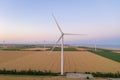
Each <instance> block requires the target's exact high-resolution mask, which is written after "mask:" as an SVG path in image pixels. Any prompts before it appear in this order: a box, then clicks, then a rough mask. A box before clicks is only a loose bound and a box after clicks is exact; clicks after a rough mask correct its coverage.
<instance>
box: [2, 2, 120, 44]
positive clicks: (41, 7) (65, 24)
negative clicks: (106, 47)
mask: <svg viewBox="0 0 120 80" xmlns="http://www.w3.org/2000/svg"><path fill="white" fill-rule="evenodd" d="M52 14H54V15H55V17H56V19H57V21H58V23H59V25H60V27H61V29H62V31H63V32H65V33H77V34H86V35H85V36H65V43H68V44H69V43H70V44H71V43H74V44H79V43H86V44H89V43H91V42H95V41H96V42H98V43H104V44H120V0H0V43H2V42H6V43H43V41H44V40H45V41H46V42H48V43H55V42H56V41H57V39H58V38H59V37H60V35H61V34H60V31H59V29H58V28H57V25H56V24H55V21H54V19H53V17H52Z"/></svg>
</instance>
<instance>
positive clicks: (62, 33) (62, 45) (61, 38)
mask: <svg viewBox="0 0 120 80" xmlns="http://www.w3.org/2000/svg"><path fill="white" fill-rule="evenodd" d="M52 16H53V19H54V20H55V23H56V25H57V27H58V29H59V31H60V33H61V36H60V37H59V39H58V40H57V42H56V44H55V45H54V46H53V48H52V50H51V51H53V50H54V48H55V47H56V45H57V44H58V42H59V41H60V40H61V75H63V74H64V36H65V35H84V34H72V33H64V32H63V31H62V29H61V28H60V26H59V24H58V22H57V20H56V18H55V16H54V15H52Z"/></svg>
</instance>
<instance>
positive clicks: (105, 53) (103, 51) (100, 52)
mask: <svg viewBox="0 0 120 80" xmlns="http://www.w3.org/2000/svg"><path fill="white" fill-rule="evenodd" d="M87 49H88V48H87ZM88 51H90V52H92V53H95V54H97V55H100V56H103V57H105V58H108V59H111V60H114V61H117V62H120V54H119V53H116V52H113V51H112V50H106V49H97V50H96V51H95V50H94V49H92V48H89V49H88Z"/></svg>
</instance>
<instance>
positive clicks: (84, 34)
mask: <svg viewBox="0 0 120 80" xmlns="http://www.w3.org/2000/svg"><path fill="white" fill-rule="evenodd" d="M64 34H65V35H81V36H85V35H87V34H73V33H64Z"/></svg>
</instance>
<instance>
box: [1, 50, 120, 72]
mask: <svg viewBox="0 0 120 80" xmlns="http://www.w3.org/2000/svg"><path fill="white" fill-rule="evenodd" d="M64 55H65V56H64V60H65V62H64V64H65V66H64V71H65V72H113V73H115V72H117V71H120V63H118V62H115V61H112V60H110V59H107V58H104V57H101V56H98V55H95V54H93V53H91V52H87V51H65V54H64ZM3 68H6V69H9V70H11V69H16V70H28V69H32V70H40V71H45V70H47V71H52V72H60V51H53V52H51V53H48V52H44V51H0V69H3Z"/></svg>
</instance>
